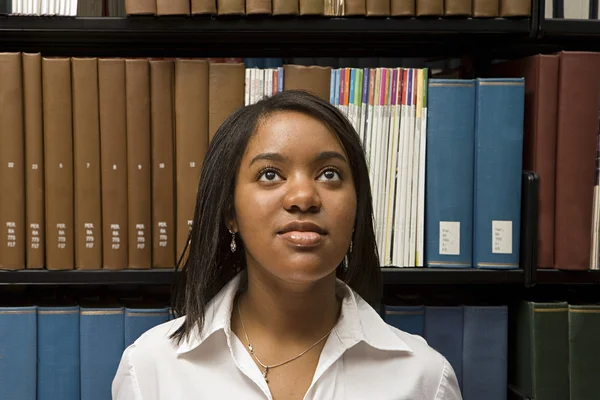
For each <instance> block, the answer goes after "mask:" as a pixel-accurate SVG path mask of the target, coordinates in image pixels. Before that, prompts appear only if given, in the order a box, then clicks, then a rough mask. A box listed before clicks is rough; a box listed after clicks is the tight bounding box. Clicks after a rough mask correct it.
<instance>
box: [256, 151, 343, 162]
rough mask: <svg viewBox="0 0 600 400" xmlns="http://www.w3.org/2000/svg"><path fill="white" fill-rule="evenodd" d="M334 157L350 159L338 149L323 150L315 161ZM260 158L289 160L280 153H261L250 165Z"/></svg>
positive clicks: (280, 160) (279, 160)
mask: <svg viewBox="0 0 600 400" xmlns="http://www.w3.org/2000/svg"><path fill="white" fill-rule="evenodd" d="M332 158H337V159H338V160H340V161H343V162H345V163H348V160H346V157H344V156H343V155H342V154H340V153H338V152H337V151H323V152H321V153H319V154H318V155H317V156H316V157H315V162H319V161H325V160H330V159H332ZM260 160H269V161H275V162H285V161H287V157H285V156H283V155H281V154H279V153H260V154H258V155H256V156H254V157H253V158H252V161H250V165H252V164H254V163H255V162H257V161H260Z"/></svg>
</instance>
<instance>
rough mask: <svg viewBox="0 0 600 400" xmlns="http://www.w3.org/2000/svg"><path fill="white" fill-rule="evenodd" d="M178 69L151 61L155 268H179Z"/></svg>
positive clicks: (169, 62) (161, 61)
mask: <svg viewBox="0 0 600 400" xmlns="http://www.w3.org/2000/svg"><path fill="white" fill-rule="evenodd" d="M174 75H175V74H174V66H173V61H171V60H151V61H150V98H151V101H150V104H151V110H152V114H151V115H152V116H151V120H152V139H151V143H152V267H153V268H174V267H175V180H174V176H175V172H174V171H175V166H174V157H175V154H174V153H175V151H174V149H173V142H174V136H173V135H174V132H173V131H174V126H173V125H174V115H173V107H174V102H173V95H174V93H173V92H174V78H175V76H174Z"/></svg>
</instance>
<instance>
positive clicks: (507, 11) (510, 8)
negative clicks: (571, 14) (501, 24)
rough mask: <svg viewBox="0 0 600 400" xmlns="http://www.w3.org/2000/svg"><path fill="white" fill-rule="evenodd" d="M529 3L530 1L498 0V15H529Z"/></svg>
mask: <svg viewBox="0 0 600 400" xmlns="http://www.w3.org/2000/svg"><path fill="white" fill-rule="evenodd" d="M548 1H549V0H548ZM531 3H532V2H531V1H523V0H500V16H501V17H529V16H531Z"/></svg>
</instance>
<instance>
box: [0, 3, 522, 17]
mask: <svg viewBox="0 0 600 400" xmlns="http://www.w3.org/2000/svg"><path fill="white" fill-rule="evenodd" d="M2 12H5V13H7V14H13V15H64V16H94V17H100V16H124V15H190V14H191V15H202V14H211V15H254V14H262V15H316V16H318V15H323V16H368V17H386V16H387V17H389V16H392V17H413V16H417V17H433V16H437V17H475V18H494V17H528V16H530V15H531V1H530V0H445V1H444V0H347V1H346V0H273V1H271V0H247V1H245V0H104V1H103V0H0V13H2Z"/></svg>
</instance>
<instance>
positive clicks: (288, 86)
mask: <svg viewBox="0 0 600 400" xmlns="http://www.w3.org/2000/svg"><path fill="white" fill-rule="evenodd" d="M330 82H331V68H329V67H318V66H310V67H305V66H302V65H284V66H283V89H284V90H298V89H299V90H306V91H308V92H311V93H313V94H315V95H317V96H319V97H321V98H322V99H323V100H325V101H329V84H330Z"/></svg>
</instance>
